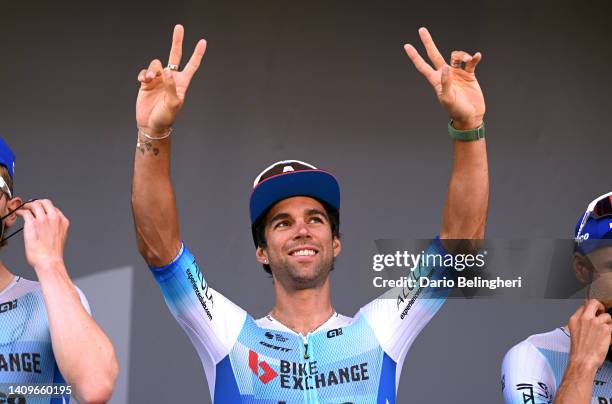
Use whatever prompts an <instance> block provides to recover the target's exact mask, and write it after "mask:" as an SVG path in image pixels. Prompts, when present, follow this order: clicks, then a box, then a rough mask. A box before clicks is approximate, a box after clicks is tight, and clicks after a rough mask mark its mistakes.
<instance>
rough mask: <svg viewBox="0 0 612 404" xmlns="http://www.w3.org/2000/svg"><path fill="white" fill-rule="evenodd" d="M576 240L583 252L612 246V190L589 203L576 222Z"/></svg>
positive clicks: (580, 250) (586, 252)
mask: <svg viewBox="0 0 612 404" xmlns="http://www.w3.org/2000/svg"><path fill="white" fill-rule="evenodd" d="M574 240H575V242H576V251H578V252H580V253H582V254H588V253H590V252H592V251H594V250H597V249H599V248H603V247H609V246H612V192H609V193H607V194H604V195H601V196H600V197H598V198H596V199H595V200H593V201H592V202H591V203H590V204H589V206H588V207H587V209H586V211H585V212H584V213H583V214H582V216H581V217H580V220H578V223H577V224H576V231H575V239H574Z"/></svg>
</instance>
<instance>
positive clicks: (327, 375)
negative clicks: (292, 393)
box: [280, 360, 370, 390]
mask: <svg viewBox="0 0 612 404" xmlns="http://www.w3.org/2000/svg"><path fill="white" fill-rule="evenodd" d="M369 379H370V375H369V374H368V363H367V362H363V363H359V364H355V365H352V366H346V367H342V368H338V369H333V370H329V371H323V370H319V369H318V367H317V361H311V362H306V363H295V362H289V361H285V360H281V361H280V387H281V388H283V389H292V390H313V389H321V388H325V387H329V386H335V385H338V384H345V383H353V382H362V381H364V380H369Z"/></svg>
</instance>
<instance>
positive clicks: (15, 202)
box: [2, 196, 23, 227]
mask: <svg viewBox="0 0 612 404" xmlns="http://www.w3.org/2000/svg"><path fill="white" fill-rule="evenodd" d="M22 203H23V201H22V200H21V198H20V197H18V196H16V197H14V198H12V199H9V200H8V202H7V203H6V211H5V212H3V213H2V215H6V214H7V213H8V212H11V211H13V210H15V209H17V208H18V207H19V205H21V204H22ZM15 220H17V215H16V214H15V213H13V214H11V215H10V216H9V217H7V218H6V219H4V225H5V226H6V227H11V226H12V225H14V224H15Z"/></svg>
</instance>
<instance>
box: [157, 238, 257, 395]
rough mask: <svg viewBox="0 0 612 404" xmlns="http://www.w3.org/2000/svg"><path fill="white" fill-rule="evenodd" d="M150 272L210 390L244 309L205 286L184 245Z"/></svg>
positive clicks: (242, 316) (241, 319) (233, 337)
mask: <svg viewBox="0 0 612 404" xmlns="http://www.w3.org/2000/svg"><path fill="white" fill-rule="evenodd" d="M151 272H152V273H153V276H154V277H155V280H156V281H157V283H158V284H159V287H160V288H161V290H162V293H163V295H164V299H165V300H166V304H167V305H168V308H169V309H170V312H171V313H172V315H173V316H174V317H175V318H176V320H177V322H178V323H179V324H180V326H181V327H182V328H183V330H185V332H186V333H187V335H188V336H189V339H190V340H191V342H192V343H193V345H194V346H195V348H196V350H197V352H198V355H199V356H200V360H201V361H202V364H203V366H204V371H205V373H206V377H207V379H208V382H209V388H210V389H211V391H212V388H213V386H214V385H215V365H216V364H217V363H218V362H219V361H221V360H222V359H223V358H224V357H225V356H227V355H228V353H229V352H230V351H231V349H232V346H233V345H234V343H235V342H236V340H237V339H238V335H239V333H240V331H241V329H242V326H243V324H244V321H245V319H246V315H247V314H246V312H245V311H244V310H242V309H241V308H240V307H238V306H237V305H235V304H234V303H232V302H231V301H230V300H229V299H227V298H225V297H224V296H223V295H221V294H220V293H218V292H217V291H215V290H214V289H212V288H211V287H209V285H208V283H207V282H206V280H205V279H204V275H203V274H202V272H201V271H200V268H199V267H198V264H197V262H196V259H195V258H194V256H193V255H192V254H191V253H190V252H189V250H188V249H187V248H186V247H185V246H184V245H182V246H181V250H180V251H179V253H178V255H177V257H176V258H175V259H174V260H173V261H172V262H171V263H170V264H168V265H165V266H163V267H161V268H151Z"/></svg>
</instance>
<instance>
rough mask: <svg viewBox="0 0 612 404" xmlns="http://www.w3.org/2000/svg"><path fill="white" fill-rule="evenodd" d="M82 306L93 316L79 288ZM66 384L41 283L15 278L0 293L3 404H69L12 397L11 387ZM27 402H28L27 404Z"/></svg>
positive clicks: (0, 397)
mask: <svg viewBox="0 0 612 404" xmlns="http://www.w3.org/2000/svg"><path fill="white" fill-rule="evenodd" d="M76 290H77V292H78V293H79V296H80V298H81V303H82V304H83V306H84V307H85V309H86V310H87V312H88V313H90V314H91V310H90V308H89V303H88V302H87V299H86V298H85V295H84V294H83V292H81V290H79V288H76ZM63 383H65V380H64V377H63V376H62V374H61V373H60V370H59V368H58V366H57V363H56V362H55V356H54V355H53V347H52V345H51V334H50V332H49V319H48V317H47V308H46V306H45V300H44V297H43V294H42V291H41V289H40V283H38V282H34V281H30V280H27V279H24V278H21V277H19V276H15V277H14V278H13V280H12V281H11V283H9V285H8V286H7V287H6V288H4V290H2V291H1V292H0V386H1V387H2V388H0V403H8V404H25V403H26V402H27V404H67V403H68V402H69V401H70V395H69V394H66V395H64V396H63V397H55V398H49V397H48V396H38V397H37V396H36V395H31V396H28V397H25V396H24V395H23V394H18V393H15V394H11V393H12V392H10V391H2V390H6V389H8V388H9V385H11V386H34V385H51V384H63ZM26 399H27V401H26Z"/></svg>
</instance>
